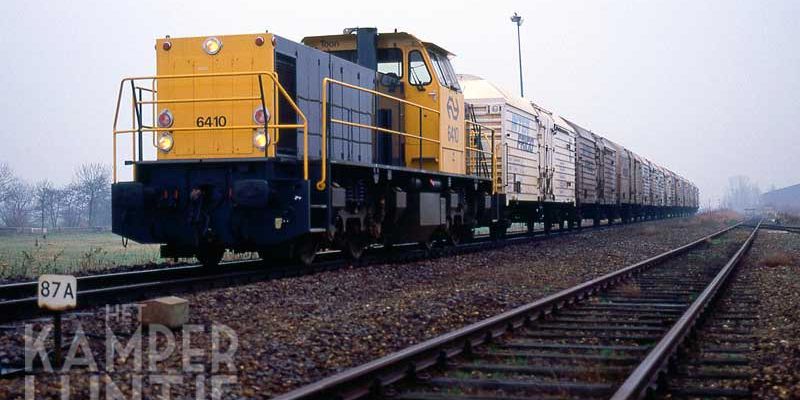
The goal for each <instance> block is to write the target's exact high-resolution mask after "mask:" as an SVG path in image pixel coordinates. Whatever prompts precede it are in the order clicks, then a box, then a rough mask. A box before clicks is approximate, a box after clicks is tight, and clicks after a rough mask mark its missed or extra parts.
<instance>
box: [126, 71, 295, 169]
mask: <svg viewBox="0 0 800 400" xmlns="http://www.w3.org/2000/svg"><path fill="white" fill-rule="evenodd" d="M233 76H251V77H257V78H260V77H266V78H268V79H269V80H270V81H271V82H272V84H273V85H274V87H276V88H277V89H278V91H279V92H280V94H281V96H282V97H283V98H284V99H285V100H286V101H287V102H288V103H289V105H290V106H291V107H292V109H294V112H295V113H296V115H298V116H299V117H300V118H301V119H302V124H274V125H269V123H268V122H267V124H265V125H266V128H267V129H271V130H276V139H275V144H277V142H278V140H279V139H278V138H279V136H278V135H279V131H277V130H279V129H297V128H302V129H303V179H305V180H308V119H307V118H306V116H305V114H304V113H303V112H302V111H301V110H300V107H298V106H297V104H296V103H295V101H294V99H292V97H291V96H290V95H289V94H288V93H287V92H286V89H284V87H283V85H281V83H280V81H279V80H278V74H277V73H275V72H273V71H252V72H220V73H206V74H179V75H153V76H139V77H130V78H124V79H122V81H120V84H119V92H118V93H117V105H116V112H115V114H114V126H113V147H114V150H113V157H114V162H113V165H112V171H113V179H114V182H117V135H119V134H126V133H140V132H152V133H154V134H155V133H157V132H163V131H190V130H191V131H202V130H218V129H258V128H264V126H261V125H241V126H227V127H203V128H169V129H167V128H156V127H144V126H141V124H140V126H139V127H138V128H136V129H117V124H118V122H119V107H120V104H121V103H122V93H123V92H124V91H125V84H126V83H134V84H133V86H134V90H135V89H136V88H138V87H137V86H136V85H135V82H136V81H140V80H152V89H150V90H148V91H150V92H151V93H153V94H155V93H156V90H155V82H156V81H157V80H170V79H189V78H216V77H233ZM259 81H260V79H259ZM259 84H260V87H261V89H262V91H263V87H264V82H261V81H260V83H259ZM144 89H145V90H147V89H146V88H144ZM254 100H263V99H262V97H261V96H251V97H245V96H242V97H223V98H216V99H214V98H199V99H173V100H161V101H158V100H152V101H150V100H148V101H145V100H142V101H137V100H136V97H135V93H134V103H133V104H132V106H133V110H132V111H133V113H134V116H133V120H134V121H133V124H134V128H135V127H136V118H135V116H136V107H137V106H138V105H143V104H158V103H165V104H167V103H191V102H213V101H254ZM153 117H155V110H153ZM154 120H155V119H154ZM153 137H154V139H153V140H154V142H155V135H153ZM131 139H132V140H131V143H132V146H133V157H134V159H135V158H136V141H135V136H132V137H131ZM139 151H140V152H141V151H142V149H141V148H140V149H139Z"/></svg>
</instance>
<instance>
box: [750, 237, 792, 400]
mask: <svg viewBox="0 0 800 400" xmlns="http://www.w3.org/2000/svg"><path fill="white" fill-rule="evenodd" d="M743 267H746V268H750V269H752V273H750V274H749V276H750V277H751V279H753V285H754V286H755V287H757V288H758V291H759V294H760V296H759V300H760V311H759V323H758V324H757V325H756V329H755V330H754V331H753V334H754V336H755V337H756V346H755V351H754V352H753V353H752V356H751V357H752V360H751V363H752V364H753V365H754V366H755V367H756V376H755V378H754V380H753V382H752V383H751V389H752V390H753V394H754V395H755V397H757V398H764V399H798V398H800V235H798V234H795V233H786V232H777V231H761V232H759V233H758V237H756V240H755V242H754V243H753V248H752V249H751V250H750V254H749V256H748V257H747V260H746V262H745V264H744V265H743Z"/></svg>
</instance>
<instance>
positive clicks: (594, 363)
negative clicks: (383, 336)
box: [276, 225, 758, 400]
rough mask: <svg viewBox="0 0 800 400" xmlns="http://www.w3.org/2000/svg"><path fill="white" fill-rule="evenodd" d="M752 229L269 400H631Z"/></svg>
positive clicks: (720, 283)
mask: <svg viewBox="0 0 800 400" xmlns="http://www.w3.org/2000/svg"><path fill="white" fill-rule="evenodd" d="M757 231H758V225H756V227H755V228H754V229H753V230H752V232H750V233H749V234H747V232H745V231H743V230H741V227H740V225H736V226H734V227H731V228H727V229H725V230H722V231H719V232H717V233H714V234H712V235H709V236H707V237H704V238H702V239H700V240H697V241H695V242H692V243H690V244H687V245H685V246H682V247H680V248H677V249H674V250H671V251H669V252H666V253H663V254H661V255H658V256H656V257H653V258H650V259H648V260H645V261H642V262H640V263H637V264H634V265H632V266H629V267H626V268H624V269H622V270H619V271H616V272H613V273H610V274H607V275H604V276H602V277H599V278H596V279H593V280H591V281H588V282H585V283H583V284H580V285H578V286H575V287H572V288H570V289H566V290H563V291H561V292H559V293H556V294H553V295H550V296H547V297H545V298H543V299H540V300H538V301H535V302H533V303H530V304H527V305H524V306H521V307H518V308H516V309H513V310H511V311H508V312H505V313H503V314H500V315H498V316H495V317H492V318H489V319H487V320H484V321H481V322H478V323H475V324H472V325H469V326H467V327H464V328H462V329H459V330H457V331H454V332H450V333H447V334H445V335H442V336H439V337H436V338H433V339H431V340H428V341H426V342H423V343H420V344H418V345H415V346H412V347H409V348H407V349H405V350H402V351H399V352H397V353H394V354H390V355H388V356H386V357H383V358H380V359H378V360H375V361H373V362H370V363H368V364H365V365H362V366H359V367H355V368H353V369H350V370H347V371H344V372H342V373H339V374H336V375H334V376H331V377H329V378H326V379H323V380H321V381H318V382H316V383H312V384H310V385H308V386H305V387H301V388H299V389H297V390H294V391H292V392H290V393H287V394H285V395H282V396H279V397H277V398H276V399H277V400H300V399H341V400H346V399H359V398H389V399H404V400H443V399H460V400H489V399H492V400H496V399H514V400H516V399H523V398H565V397H566V398H613V399H633V398H640V397H642V396H644V395H645V394H646V393H647V392H648V391H651V390H652V389H653V388H655V387H656V386H655V384H656V382H658V381H659V378H660V377H663V376H664V373H665V372H667V371H668V369H667V366H668V362H669V361H670V360H672V359H673V358H674V357H675V355H676V354H678V352H679V350H680V349H682V348H683V347H682V345H683V344H684V343H685V342H686V339H687V338H688V337H689V336H690V334H692V333H693V332H694V330H693V328H694V327H695V326H696V324H697V323H698V321H700V320H701V318H702V317H704V316H707V315H708V311H709V310H711V308H710V305H711V304H712V302H713V300H714V299H715V298H717V295H718V294H719V293H720V291H721V290H723V288H724V286H725V284H726V282H727V281H728V278H729V277H730V276H731V275H732V273H733V271H734V269H735V267H736V265H737V264H738V262H739V261H740V260H741V258H742V257H743V255H744V254H745V253H746V251H747V250H748V249H749V246H750V245H751V243H752V241H753V239H754V237H755V235H756V232H757ZM731 237H733V238H732V239H731ZM739 237H740V239H741V240H736V238H739ZM745 237H746V238H745ZM743 307H746V306H743ZM742 312H744V311H742V310H741V309H738V311H735V312H734V314H731V315H724V316H723V317H724V318H727V319H726V321H727V320H729V319H731V318H735V317H736V318H738V317H740V315H739V313H742ZM706 321H707V323H708V321H709V320H706ZM711 321H713V320H711ZM712 323H713V322H712ZM712 332H713V331H712ZM711 361H712V362H713V361H715V360H711ZM691 362H693V363H695V364H697V363H698V362H699V363H700V364H701V366H702V363H703V362H704V360H703V359H702V358H699V359H698V358H695V359H691ZM695 366H696V365H695ZM684 371H686V369H684ZM709 376H712V374H711V373H709ZM675 389H679V387H678V386H675ZM708 393H710V392H708Z"/></svg>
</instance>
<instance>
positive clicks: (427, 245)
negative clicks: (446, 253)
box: [419, 237, 434, 251]
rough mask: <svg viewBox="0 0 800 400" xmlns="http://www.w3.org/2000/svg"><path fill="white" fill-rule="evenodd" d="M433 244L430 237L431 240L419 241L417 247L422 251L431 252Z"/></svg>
mask: <svg viewBox="0 0 800 400" xmlns="http://www.w3.org/2000/svg"><path fill="white" fill-rule="evenodd" d="M433 244H434V241H433V238H432V237H431V238H428V239H425V240H422V241H420V242H419V247H420V248H422V250H425V251H431V250H433Z"/></svg>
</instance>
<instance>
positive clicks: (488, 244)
mask: <svg viewBox="0 0 800 400" xmlns="http://www.w3.org/2000/svg"><path fill="white" fill-rule="evenodd" d="M639 222H646V221H639ZM618 226H624V224H613V225H599V226H594V227H584V228H582V229H573V230H567V229H558V230H554V231H551V232H550V233H549V234H544V232H543V231H535V232H533V233H521V234H513V235H512V234H509V235H508V236H507V237H506V238H505V240H501V241H494V240H492V239H491V238H489V237H486V238H478V239H476V240H475V241H473V242H470V243H462V244H460V245H458V246H455V247H445V248H438V247H437V248H434V249H433V251H431V252H426V251H425V250H421V249H417V250H415V251H404V252H402V254H394V255H393V256H394V257H395V259H388V260H387V258H389V257H391V256H392V255H390V256H389V257H387V256H386V255H381V256H378V257H373V256H372V255H371V254H370V253H368V254H367V255H365V260H364V261H363V262H362V263H361V265H372V264H375V263H387V262H407V261H410V260H418V259H425V258H436V257H441V256H449V255H453V254H467V253H473V252H478V251H485V250H491V249H497V248H502V247H504V246H509V245H517V244H523V243H528V242H532V241H538V240H547V239H551V238H556V237H561V236H567V235H572V234H579V233H581V232H586V231H603V230H606V229H613V228H616V227H618ZM375 250H380V249H375ZM334 253H335V252H334ZM393 260H394V261H393ZM261 262H262V261H261V260H240V261H230V262H227V263H224V264H223V265H225V266H230V265H239V268H238V269H236V270H227V271H224V272H222V273H221V274H218V273H217V272H219V271H218V270H209V269H207V268H203V267H202V266H199V265H191V266H184V267H177V268H158V269H149V270H141V271H126V272H116V273H107V274H99V275H88V276H82V277H78V278H77V279H78V291H77V293H78V298H79V299H81V298H83V297H85V296H86V295H88V296H90V297H92V296H100V299H91V298H90V299H86V302H84V303H80V302H79V304H78V310H80V309H82V308H85V307H88V306H91V305H96V304H101V303H102V302H105V303H104V304H121V303H123V302H125V301H133V300H137V299H143V298H145V296H144V295H145V294H152V293H151V292H152V291H151V292H147V293H145V294H142V295H139V294H140V293H136V292H132V290H133V289H142V288H149V289H153V290H156V289H158V290H161V291H164V292H167V293H175V292H185V291H186V290H183V289H184V288H182V287H181V286H180V285H184V284H186V283H192V284H195V285H201V284H203V283H204V282H205V283H209V284H213V285H210V286H213V287H219V286H224V285H225V281H226V280H231V279H236V280H239V281H241V280H244V279H245V278H247V277H245V276H243V275H240V274H239V273H242V272H246V273H249V274H251V276H250V277H249V281H251V282H252V281H257V280H265V279H277V278H283V277H292V276H300V275H304V274H310V273H314V272H317V271H321V270H333V269H336V268H338V267H342V266H345V265H349V263H346V262H345V260H342V259H338V260H334V261H330V260H325V261H322V262H319V263H315V264H313V265H311V266H308V267H301V266H299V265H295V264H286V265H279V266H275V267H272V268H263V267H262V266H261ZM209 277H210V278H209ZM226 277H228V279H226ZM190 278H192V280H187V279H190ZM209 279H210V281H209ZM154 282H160V283H159V284H158V285H149V286H148V285H147V284H148V283H154ZM170 282H171V285H172V286H171V287H172V288H173V289H174V290H172V291H167V290H166V289H169V288H170ZM36 286H37V282H36V281H27V282H17V283H11V284H6V285H0V324H2V323H8V322H13V321H18V320H23V319H28V318H36V317H41V316H44V315H46V314H45V312H44V311H42V310H40V309H39V308H38V306H37V301H36V300H37V299H36ZM86 288H89V289H88V290H87V289H86ZM99 289H103V290H102V291H101V290H99Z"/></svg>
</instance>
